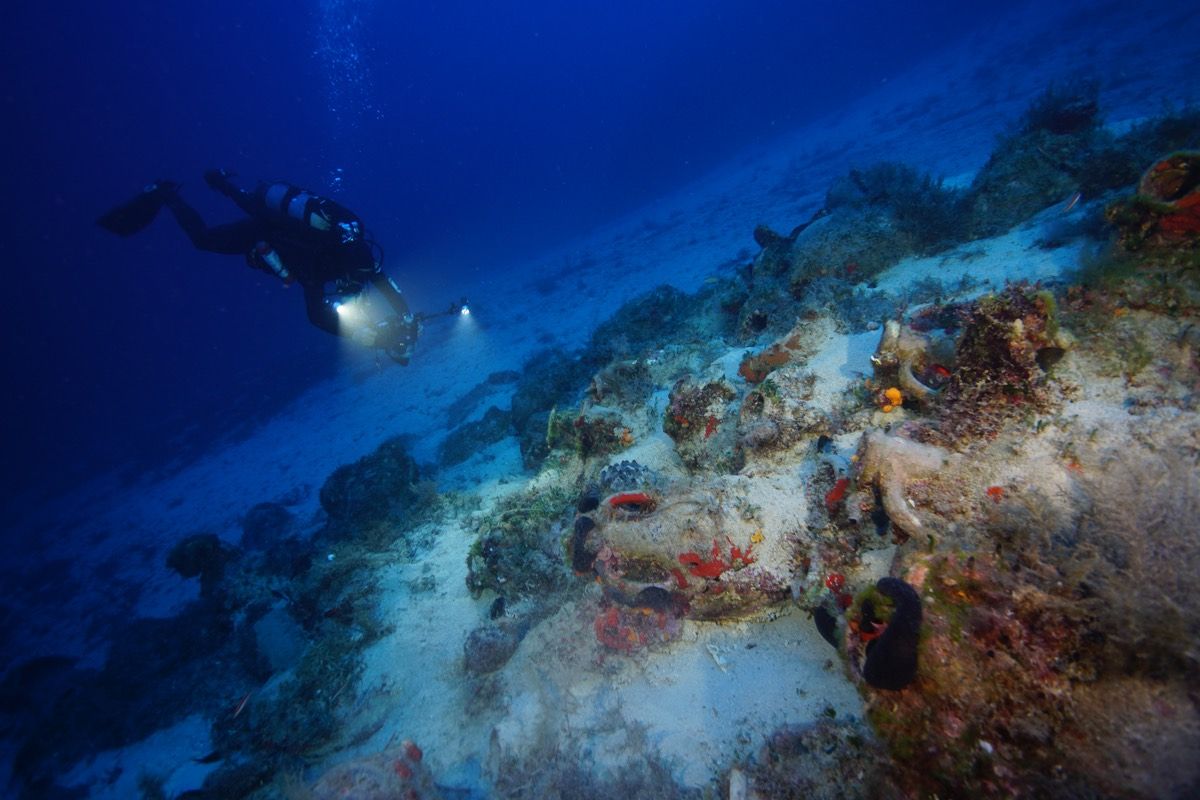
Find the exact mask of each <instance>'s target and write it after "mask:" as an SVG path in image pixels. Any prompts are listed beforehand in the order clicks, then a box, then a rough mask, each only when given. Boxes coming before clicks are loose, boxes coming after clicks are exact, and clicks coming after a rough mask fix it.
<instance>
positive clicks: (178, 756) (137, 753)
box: [62, 714, 218, 800]
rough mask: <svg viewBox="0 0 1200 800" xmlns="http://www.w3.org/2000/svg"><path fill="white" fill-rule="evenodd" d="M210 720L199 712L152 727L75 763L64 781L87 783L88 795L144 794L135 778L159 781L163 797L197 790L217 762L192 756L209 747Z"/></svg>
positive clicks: (105, 799)
mask: <svg viewBox="0 0 1200 800" xmlns="http://www.w3.org/2000/svg"><path fill="white" fill-rule="evenodd" d="M209 725H210V722H209V720H206V719H205V718H203V717H201V716H199V715H198V714H193V715H192V716H190V717H187V718H186V719H184V720H182V721H180V722H179V723H177V724H175V725H173V726H171V727H170V728H165V729H163V730H160V731H157V732H155V733H154V734H153V735H151V736H148V737H147V738H145V739H143V740H142V741H140V742H137V743H135V744H131V745H127V746H126V747H122V748H119V749H116V750H106V751H104V752H103V753H98V754H96V755H95V756H93V757H92V758H90V759H88V760H87V761H84V762H82V763H80V764H77V765H76V766H75V767H74V768H73V769H71V771H69V772H68V773H67V774H66V775H64V776H63V778H62V783H63V785H65V786H77V787H87V788H88V797H89V798H91V800H128V799H129V798H131V797H142V796H143V795H142V792H141V789H140V787H139V781H141V780H142V779H143V778H152V779H157V780H161V781H162V786H163V788H164V789H165V790H166V796H167V797H175V796H176V795H178V794H180V793H182V792H184V791H187V790H188V789H198V788H199V787H200V786H201V784H203V783H204V776H205V775H207V774H208V773H209V772H212V771H213V770H214V769H216V768H217V766H218V765H217V764H197V763H196V761H195V759H197V758H201V757H203V756H206V755H208V753H209V751H210V750H211V749H212V741H211V739H210V738H209V735H208V730H209Z"/></svg>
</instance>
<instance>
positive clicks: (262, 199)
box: [254, 183, 363, 245]
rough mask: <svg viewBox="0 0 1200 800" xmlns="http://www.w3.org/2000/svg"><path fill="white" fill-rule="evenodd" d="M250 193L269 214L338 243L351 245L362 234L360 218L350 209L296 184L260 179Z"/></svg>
mask: <svg viewBox="0 0 1200 800" xmlns="http://www.w3.org/2000/svg"><path fill="white" fill-rule="evenodd" d="M254 195H255V197H256V198H257V200H258V202H259V203H260V204H261V205H262V207H263V208H265V209H266V211H267V213H268V214H269V215H270V216H272V217H275V218H276V219H281V220H285V221H288V222H290V223H292V224H293V225H295V226H302V227H303V228H305V229H308V230H309V231H313V232H317V233H319V234H324V235H328V236H329V237H330V238H332V239H333V240H334V241H337V242H338V243H339V244H342V245H351V244H354V243H355V242H357V241H358V240H359V239H361V238H362V237H363V227H362V222H360V221H359V219H358V217H357V216H356V215H355V214H354V212H352V211H350V209H348V208H346V207H345V206H343V205H341V204H340V203H335V202H334V201H332V200H330V199H329V198H326V197H320V196H318V195H315V194H312V193H311V192H307V191H305V190H304V189H301V188H299V187H298V186H292V185H291V184H290V183H260V184H259V185H258V188H257V189H255V191H254Z"/></svg>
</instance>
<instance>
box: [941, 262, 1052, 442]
mask: <svg viewBox="0 0 1200 800" xmlns="http://www.w3.org/2000/svg"><path fill="white" fill-rule="evenodd" d="M963 316H964V324H963V329H962V333H961V335H960V336H959V338H958V342H957V344H956V347H955V356H954V362H955V367H954V371H953V373H952V374H951V375H950V378H949V381H948V382H947V384H946V388H945V391H944V392H943V395H942V401H941V403H940V422H939V426H940V429H941V431H942V433H943V434H945V435H946V436H947V437H948V438H949V439H950V440H951V441H955V440H970V439H978V438H985V439H986V438H992V437H995V436H996V435H997V434H998V433H1000V431H1002V430H1003V429H1004V428H1005V426H1006V425H1007V424H1009V423H1010V422H1012V421H1014V420H1017V419H1020V418H1022V417H1025V416H1027V415H1028V414H1029V412H1030V411H1046V410H1048V409H1049V408H1050V407H1051V406H1052V404H1053V402H1054V397H1053V394H1052V393H1051V392H1050V390H1049V388H1048V380H1047V374H1046V372H1045V371H1044V370H1043V369H1042V366H1041V364H1043V363H1044V364H1049V363H1050V362H1051V361H1052V359H1050V358H1047V354H1045V353H1043V351H1045V350H1047V349H1048V348H1053V349H1054V350H1055V351H1056V350H1069V349H1070V348H1071V346H1072V340H1071V337H1070V335H1069V334H1067V333H1066V332H1065V331H1063V330H1061V329H1060V327H1059V319H1058V303H1057V301H1056V300H1055V297H1054V295H1053V293H1051V292H1050V291H1049V290H1046V289H1038V288H1036V287H1032V286H1029V285H1026V284H1014V285H1011V286H1008V287H1007V288H1005V289H1004V291H1002V292H999V293H997V294H992V295H986V296H984V297H981V298H979V299H978V300H977V301H975V302H974V303H972V304H971V305H970V306H969V307H968V308H967V309H966V310H965V311H964V312H963Z"/></svg>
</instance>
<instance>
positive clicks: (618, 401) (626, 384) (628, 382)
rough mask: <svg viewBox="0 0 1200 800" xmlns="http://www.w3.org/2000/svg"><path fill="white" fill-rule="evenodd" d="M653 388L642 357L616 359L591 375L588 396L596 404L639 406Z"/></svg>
mask: <svg viewBox="0 0 1200 800" xmlns="http://www.w3.org/2000/svg"><path fill="white" fill-rule="evenodd" d="M653 391H654V381H653V380H652V379H651V376H650V367H649V366H648V365H647V364H646V362H645V360H643V359H634V360H619V361H613V362H612V363H610V364H609V365H608V366H606V367H605V368H604V369H602V370H600V371H599V372H597V373H596V374H595V375H593V376H592V382H591V383H590V384H589V385H588V399H589V400H590V401H591V402H592V403H594V404H597V405H608V406H616V407H618V408H632V409H640V408H641V406H642V405H643V404H644V403H645V402H646V399H647V398H649V396H650V393H651V392H653Z"/></svg>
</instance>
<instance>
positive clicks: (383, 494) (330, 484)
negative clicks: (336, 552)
mask: <svg viewBox="0 0 1200 800" xmlns="http://www.w3.org/2000/svg"><path fill="white" fill-rule="evenodd" d="M419 479H420V471H419V469H418V467H417V462H416V461H414V460H413V458H412V457H411V456H410V455H409V454H408V449H407V448H406V447H405V445H404V442H403V441H402V440H401V439H400V438H399V437H394V438H392V439H388V440H387V441H385V442H384V443H383V444H381V445H380V446H379V448H378V449H376V450H375V452H374V453H371V454H370V455H367V456H364V457H362V458H360V459H359V460H358V461H356V462H354V463H353V464H344V465H342V466H340V467H338V468H337V469H335V470H334V471H333V474H331V475H330V476H329V478H328V479H327V480H326V481H325V484H324V485H323V486H322V487H321V507H322V508H323V509H325V513H327V514H328V515H329V518H330V521H331V522H333V523H334V524H335V525H337V526H338V527H340V528H361V527H366V526H370V525H374V524H378V523H380V522H384V521H386V520H388V519H398V518H400V517H402V516H403V515H404V514H406V513H408V512H409V511H410V510H411V507H412V506H413V505H414V502H415V501H416V499H417V497H418V494H417V492H416V491H415V488H414V487H415V484H416V483H417V481H418V480H419Z"/></svg>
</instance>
